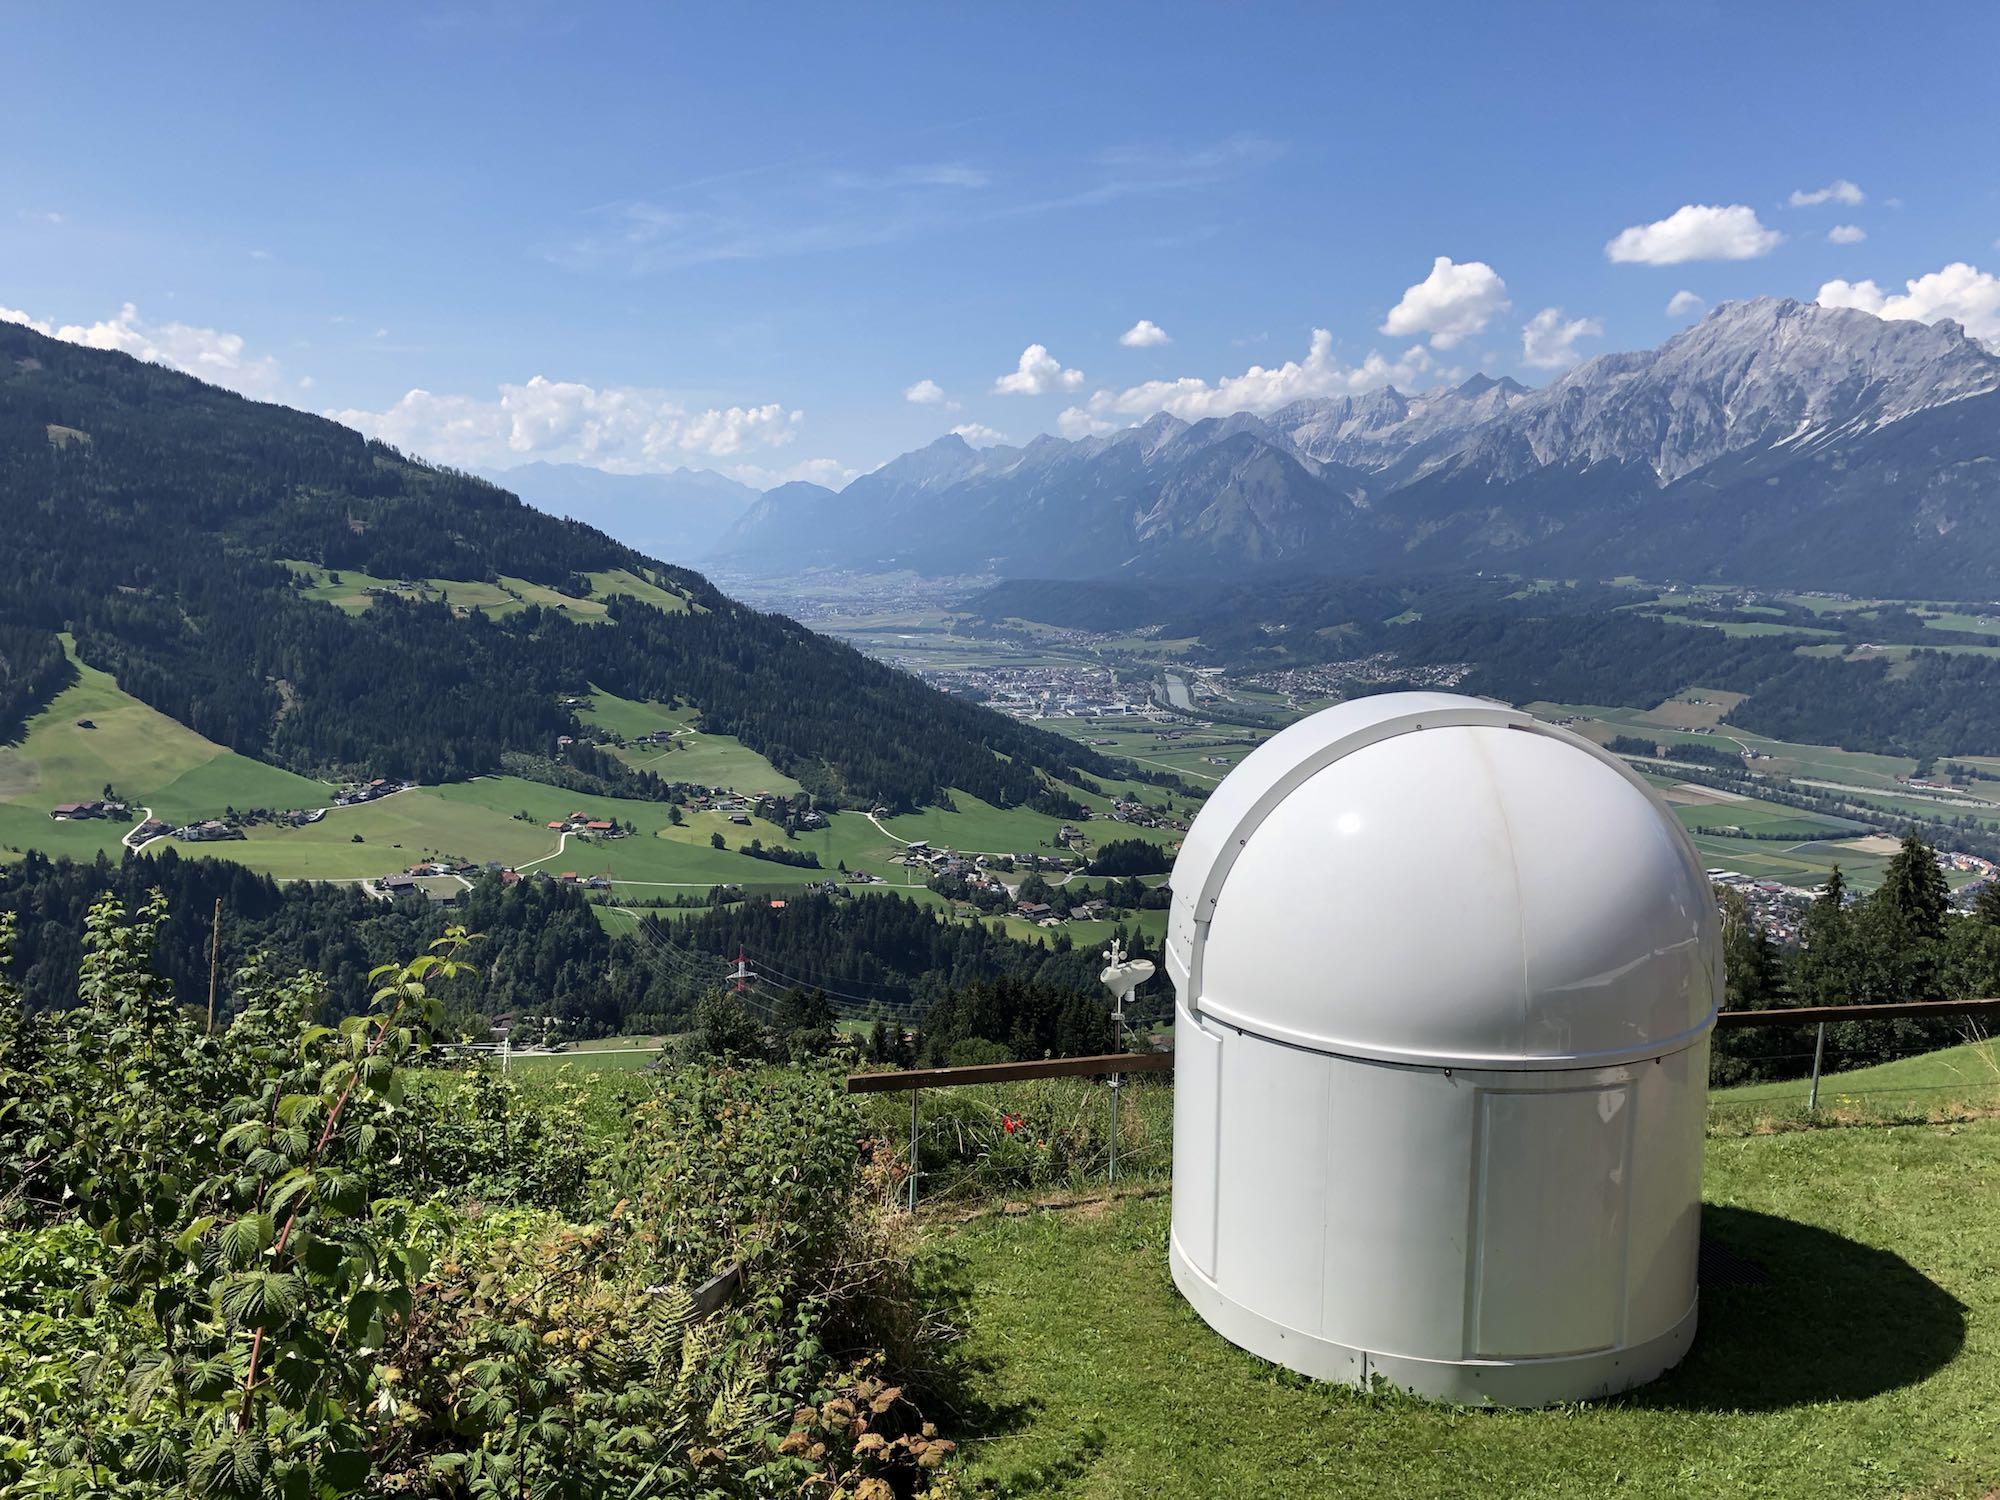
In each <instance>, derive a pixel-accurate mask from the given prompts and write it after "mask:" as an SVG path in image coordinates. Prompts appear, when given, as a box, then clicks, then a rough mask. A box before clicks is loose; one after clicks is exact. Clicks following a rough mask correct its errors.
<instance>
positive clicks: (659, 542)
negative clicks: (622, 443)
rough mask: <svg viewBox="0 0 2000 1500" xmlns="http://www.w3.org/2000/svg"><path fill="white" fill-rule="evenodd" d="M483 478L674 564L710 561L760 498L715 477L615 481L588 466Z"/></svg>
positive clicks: (694, 472)
mask: <svg viewBox="0 0 2000 1500" xmlns="http://www.w3.org/2000/svg"><path fill="white" fill-rule="evenodd" d="M480 477H481V478H484V479H490V480H492V481H493V482H494V483H495V484H497V485H499V486H500V487H501V488H502V489H506V490H511V491H513V492H514V493H515V494H517V495H519V496H520V497H521V498H522V499H523V500H525V501H527V502H528V504H530V505H532V506H534V507H535V508H536V509H538V510H543V511H547V512H548V513H549V514H550V515H556V516H567V517H569V518H570V519H571V520H572V521H581V522H583V524H584V525H586V526H594V527H596V528H597V529H598V530H599V531H601V532H603V533H604V534H605V535H606V536H610V537H615V538H617V539H618V540H619V541H621V542H623V543H624V544H625V545H626V546H628V547H631V548H633V549H634V550H635V551H639V552H643V553H645V554H646V555H647V556H648V557H657V558H660V559H662V560H664V561H667V562H678V563H689V562H693V561H696V560H697V559H699V558H702V557H706V556H707V555H708V553H709V552H710V550H711V549H713V548H714V546H715V544H716V543H717V542H719V541H720V540H721V539H722V537H723V536H724V535H725V534H726V533H727V532H728V530H729V528H730V527H731V526H733V525H735V524H736V523H737V522H738V521H739V520H741V519H742V518H743V516H744V514H745V512H747V511H748V510H749V509H750V508H751V507H752V506H753V505H755V504H756V503H757V500H758V498H759V496H758V492H757V491H756V490H754V489H752V488H751V487H750V486H749V485H747V484H742V483H739V482H738V481H736V480H734V479H731V478H730V477H729V476H728V475H727V474H718V473H716V472H715V471H714V470H713V469H671V470H669V471H667V472H666V473H664V474H613V473H610V472H608V471H606V470H604V469H593V468H590V467H589V466H587V465H585V464H550V463H532V464H521V465H519V466H518V467H516V468H512V469H487V470H482V471H480Z"/></svg>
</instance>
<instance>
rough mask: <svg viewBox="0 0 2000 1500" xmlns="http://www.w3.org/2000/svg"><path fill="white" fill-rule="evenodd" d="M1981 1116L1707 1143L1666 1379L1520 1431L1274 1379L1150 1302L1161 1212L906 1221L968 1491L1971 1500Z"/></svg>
mask: <svg viewBox="0 0 2000 1500" xmlns="http://www.w3.org/2000/svg"><path fill="white" fill-rule="evenodd" d="M1996 1178H2000V1121H1993V1120H1984V1121H1980V1122H1978V1123H1974V1124H1969V1125H1961V1126H1903V1127H1895V1128H1848V1129H1827V1130H1812V1131H1797V1132H1788V1133H1780V1134H1767V1135H1746V1136H1739V1137H1734V1138H1728V1139H1715V1140H1712V1141H1710V1143H1709V1145H1708V1148H1707V1167H1706V1179H1705V1197H1706V1200H1707V1207H1706V1210H1705V1215H1704V1228H1705V1232H1706V1233H1707V1234H1708V1235H1710V1236H1711V1237H1712V1238H1714V1239H1716V1240H1717V1241H1719V1242H1721V1243H1722V1244H1723V1245H1725V1246H1727V1247H1728V1248H1730V1249H1732V1250H1734V1251H1736V1252H1737V1253H1738V1254H1740V1255H1743V1256H1745V1257H1747V1258H1749V1259H1751V1260H1752V1261H1754V1262H1756V1263H1757V1264H1758V1265H1761V1266H1762V1267H1763V1268H1764V1269H1765V1270H1766V1271H1767V1272H1769V1275H1770V1280H1769V1283H1768V1284H1766V1285H1763V1286H1759V1287H1748V1288H1732V1287H1726V1286H1713V1285H1712V1286H1710V1287H1709V1288H1707V1289H1706V1290H1705V1291H1704V1293H1703V1301H1702V1326H1701V1334H1700V1336H1699V1338H1698V1339H1697V1341H1696V1344H1695V1347H1694V1349H1693V1352H1692V1353H1691V1354H1690V1355H1689V1357H1688V1359H1687V1361H1686V1362H1685V1363H1684V1364H1683V1365H1682V1366H1681V1368H1680V1369H1678V1370H1677V1371H1674V1372H1672V1373H1671V1374H1669V1375H1668V1376H1667V1377H1666V1378H1664V1379H1663V1380H1661V1381H1658V1382H1656V1383H1655V1384H1653V1385H1652V1386H1649V1387H1646V1388H1644V1389H1642V1390H1641V1391H1638V1392H1634V1393H1632V1394H1630V1395H1628V1396H1625V1397H1623V1398H1619V1399H1616V1400H1611V1401H1605V1402H1600V1403H1595V1404H1591V1405H1586V1406H1580V1407H1569V1408H1563V1409H1559V1410H1554V1411H1545V1412H1489V1411H1474V1410H1467V1409H1462V1408H1452V1407H1443V1406H1433V1405H1428V1404H1425V1403H1421V1402H1417V1401H1414V1400H1410V1399H1406V1398H1402V1397H1398V1396H1394V1395H1373V1396H1364V1395H1361V1394H1358V1393H1356V1392H1352V1391H1348V1390H1344V1389H1339V1388H1335V1387H1330V1386H1321V1385H1315V1384H1313V1383H1311V1382H1308V1381H1304V1380H1302V1379H1298V1378H1296V1377H1293V1376H1290V1375H1288V1374H1286V1373H1284V1372H1281V1371H1279V1370H1277V1369H1276V1368H1275V1367H1273V1366H1270V1365H1268V1364H1265V1363H1264V1362H1263V1361H1261V1360H1258V1359H1256V1358H1254V1357H1253V1356H1251V1355H1248V1354H1245V1353H1243V1352H1242V1351H1240V1350H1237V1349H1235V1348H1234V1347H1232V1346H1231V1345H1229V1344H1228V1343H1226V1342H1224V1341H1223V1340H1222V1339H1221V1338H1220V1337H1218V1336H1217V1335H1216V1334H1214V1333H1213V1332H1212V1331H1210V1330H1209V1329H1208V1328H1207V1327H1206V1325H1204V1324H1203V1323H1202V1322H1201V1321H1200V1320H1199V1319H1198V1318H1197V1317H1196V1316H1195V1315H1194V1314H1193V1312H1191V1311H1190V1310H1189V1309H1188V1307H1187V1306H1186V1304H1185V1303H1184V1302H1182V1300H1181V1299H1180V1297H1179V1295H1178V1294H1177V1293H1176V1292H1175V1290H1174V1288H1173V1284H1172V1282H1171V1280H1170V1278H1169V1276H1168V1272H1167V1265H1166V1235H1167V1218H1168V1201H1167V1199H1166V1197H1165V1196H1164V1195H1159V1196H1153V1197H1149V1198H1140V1199H1128V1200H1125V1201H1123V1202H1120V1203H1118V1204H1116V1205H1114V1206H1112V1207H1110V1208H1109V1209H1108V1210H1103V1209H1096V1208H1088V1209H1083V1210H1070V1211H1060V1212H1046V1213H1040V1214H1030V1215H1024V1216H1019V1217H987V1218H981V1219H977V1220H974V1221H971V1222H969V1223H963V1224H955V1225H954V1224H948V1223H944V1222H941V1221H934V1222H933V1224H932V1225H931V1226H930V1227H928V1228H927V1229H926V1230H925V1231H924V1233H925V1234H926V1236H927V1248H926V1263H927V1265H928V1266H929V1267H930V1273H931V1275H932V1277H933V1279H934V1281H935V1283H936V1284H937V1285H938V1287H939V1289H940V1290H939V1296H940V1300H941V1302H943V1303H944V1304H946V1306H947V1308H948V1309H949V1310H950V1314H951V1315H952V1316H954V1317H956V1318H957V1319H958V1320H959V1322H960V1324H961V1326H963V1327H964V1328H965V1330H966V1336H965V1339H964V1341H963V1345H962V1347H961V1349H960V1351H959V1364H958V1376H959V1379H960V1385H959V1386H958V1389H957V1391H956V1393H955V1397H954V1400H953V1402H952V1405H953V1406H954V1408H955V1409H954V1410H953V1411H950V1412H941V1413H940V1420H941V1421H942V1422H943V1423H944V1424H945V1425H946V1426H948V1427H949V1428H951V1429H952V1435H953V1436H954V1437H957V1438H959V1439H960V1442H961V1448H960V1451H961V1453H963V1454H964V1455H965V1456H966V1462H967V1473H966V1479H967V1489H968V1491H969V1493H972V1494H992V1495H1005V1496H1025V1495H1056V1496H1079V1497H1081V1496H1089V1497H1102V1500H1109V1497H1144V1500H1163V1497H1180V1496H1229V1497H1237V1496H1242V1497H1259V1496H1270V1497H1295V1496H1329V1497H1331V1496H1340V1497H1347V1496H1410V1497H1429V1496H1469V1497H1472V1496H1476V1497H1487V1496H1517V1495H1519V1496H1574V1497H1592V1500H1594V1497H1598V1496H1606V1495H1631V1496H1644V1497H1653V1496H1686V1497H1690V1500H1693V1497H1708V1496H1800V1497H1809V1500H1822V1497H1830V1496H1841V1497H1850V1496H1968V1497H1970V1496H1984V1495H1987V1494H1988V1493H1990V1492H1991V1490H1992V1489H1993V1488H1994V1487H1995V1486H1996V1485H2000V1256H1996V1254H1995V1253H1994V1249H1993V1247H1994V1245H1995V1244H1996V1243H2000V1193H1996V1192H1995V1191H1994V1184H1995V1182H1996Z"/></svg>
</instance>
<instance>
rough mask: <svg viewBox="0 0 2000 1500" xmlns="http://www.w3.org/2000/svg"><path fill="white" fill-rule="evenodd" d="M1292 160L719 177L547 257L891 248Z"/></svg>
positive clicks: (609, 222)
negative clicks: (1052, 173)
mask: <svg viewBox="0 0 2000 1500" xmlns="http://www.w3.org/2000/svg"><path fill="white" fill-rule="evenodd" d="M1282 154H1283V148H1282V146H1281V145H1279V144H1278V143H1277V142H1274V141H1271V140H1269V139H1267V138H1265V137H1262V136H1255V135H1235V136H1230V137H1227V138H1226V139H1223V140H1220V141H1215V142H1211V143H1207V144H1203V145H1198V146H1191V147H1178V148H1176V147H1166V146H1154V145H1143V146H1118V147H1111V148H1107V149H1104V150H1100V151H1097V152H1094V153H1087V154H1084V155H1082V156H1080V157H1079V158H1077V160H1076V162H1075V164H1074V165H1073V166H1071V167H1069V168H1068V169H1066V171H1065V173H1064V179H1062V180H1057V181H1054V182H1051V181H1050V180H1049V179H1048V177H1047V175H1046V174H1045V173H1042V172H1037V173H1036V174H1034V175H1033V176H1032V177H1030V176H1028V175H1026V174H1011V175H1010V174H1008V173H1006V172H1005V171H1003V170H1001V169H999V168H996V167H994V166H992V165H989V164H985V163H980V162H974V161H967V160H962V159H957V158H953V159H946V160H937V161H915V162H902V163H894V164H891V165H888V166H883V167H852V166H835V165H831V164H830V161H829V157H828V155H827V154H824V153H822V154H820V155H816V156H812V157H807V158H804V159H801V160H794V161H786V162H775V163H768V164H763V165H757V166H750V167H741V168H736V169H732V170H728V171H723V172H717V173H711V174H709V175H707V176H704V177H699V178H695V179H692V180H690V181H686V182H682V183H679V184H676V185H673V186H670V187H666V188H663V189H658V190H653V191H648V192H644V193H635V194H633V195H632V196H630V197H625V198H620V199H616V200H614V201H612V202H608V203H601V204H598V205H596V206H595V207H593V208H589V209H585V210H583V211H582V212H581V213H580V214H579V215H578V219H577V223H576V225H575V227H574V229H573V230H572V231H571V232H570V233H569V234H567V235H566V236H564V237H563V238H561V239H559V240H557V241H555V242H553V243H551V244H548V245H545V246H544V247H543V248H542V250H541V254H542V255H543V257H544V258H545V259H547V260H549V261H551V262H553V263H554V264H556V265H559V266H563V267H566V268H568V269H571V270H575V271H587V272H609V273H616V274H625V275H644V274H647V273H650V272H659V271H672V270H679V269H685V268H687V267H690V266H698V265H706V264H713V263H716V262H725V261H749V260H775V259H782V258H789V257H797V256H810V255H820V254H830V253H835V252H840V251H847V250H856V249H865V248H869V247H872V246H878V245H888V244H895V243H898V242H901V241H905V240H910V239H915V238H920V237H923V236H925V235H930V234H936V233H941V232H945V231H948V230H952V229H958V228H963V227H965V226H968V225H976V224H981V223H996V222H1000V221H1003V220H1007V219H1015V218H1023V217H1029V216H1033V215H1039V214H1050V213H1059V212H1063V211H1068V210H1078V209H1087V208H1091V207H1094V206H1098V205H1102V204H1108V203H1114V202H1118V201H1121V200H1123V199H1127V198H1132V197H1137V196H1141V195H1149V194H1173V193H1187V192H1194V191H1197V190H1199V189H1202V188H1205V187H1208V186H1212V185H1215V184H1218V183H1221V182H1224V181H1227V180H1229V179H1231V178H1234V177H1238V176H1241V175H1243V174H1245V173H1249V172H1253V171H1257V170H1259V169H1261V168H1262V167H1264V166H1267V165H1269V164H1270V163H1271V162H1273V161H1275V160H1277V159H1278V157H1279V156H1280V155H1282Z"/></svg>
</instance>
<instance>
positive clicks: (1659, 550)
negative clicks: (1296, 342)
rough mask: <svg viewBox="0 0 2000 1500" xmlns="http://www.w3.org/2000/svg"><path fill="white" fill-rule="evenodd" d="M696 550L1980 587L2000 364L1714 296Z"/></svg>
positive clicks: (1992, 501)
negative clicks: (1512, 355)
mask: <svg viewBox="0 0 2000 1500" xmlns="http://www.w3.org/2000/svg"><path fill="white" fill-rule="evenodd" d="M518 473H519V471H516V475H515V476H510V477H509V482H510V483H513V484H515V486H516V487H517V488H519V489H521V491H522V493H523V494H524V495H525V496H526V497H527V498H529V499H531V500H540V496H538V495H537V494H536V492H535V490H534V488H533V486H532V485H529V484H527V483H525V482H523V481H521V480H520V479H519V478H518V477H517V476H518ZM596 524H600V525H607V526H608V525H609V523H607V522H603V521H598V522H597V523H596ZM611 529H614V530H616V528H611ZM711 556H713V557H714V558H715V559H716V560H717V561H719V562H721V563H724V564H726V565H729V566H733V567H736V568H740V569H744V570H748V571H756V572H763V573H780V572H791V571H795V570H798V569H801V568H806V567H812V566H823V565H832V566H844V567H857V568H890V567H907V568H914V569H917V570H920V571H923V572H929V573H940V574H945V573H950V574H957V573H973V572H982V571H991V572H996V573H1000V574H1003V575H1013V576H1040V577H1071V578H1075V577H1095V576H1105V575H1110V574H1130V575H1136V576H1143V577H1172V576H1181V575H1189V574H1197V575H1200V576H1203V577H1216V576H1231V577H1236V576H1250V575H1255V574H1258V573H1260V572H1270V571H1290V572H1309V571H1319V572H1376V571H1395V570H1408V569H1412V568H1424V569H1428V568H1465V567H1491V568H1504V569H1509V570H1535V571H1541V572H1545V573H1559V574H1565V575H1567V574H1591V575H1597V576H1609V575H1614V574H1620V573H1627V572H1637V573H1641V574H1644V575H1646V576H1673V577H1679V578H1704V577H1715V578H1728V579H1742V580H1749V581H1765V582H1791V583H1798V584H1817V585H1821V586H1827V587H1853V588H1866V589H1875V590H1881V591H1884V592H1897V591H1900V592H1904V593H1918V594H1921V593H1952V594H1956V595H1958V596H1985V595H1989V594H1992V593H1995V592H2000V357H1997V356H1996V355H1994V354H1993V353H1991V352H1990V351H1988V350H1987V349H1986V348H1985V347H1984V346H1983V345H1982V344H1980V343H1979V341H1978V340H1976V339H1973V338H1971V337H1969V336H1967V335H1966V333H1965V332H1964V330H1963V329H1962V328H1960V327H1959V325H1957V324H1956V323H1951V322H1940V323H1937V324H1933V325H1928V326H1927V325H1925V324H1921V323H1914V322H1901V321H1885V320H1883V319H1880V318H1877V317H1874V316H1872V315H1870V314H1868V313H1863V312H1858V311H1854V310H1851V309H1843V308H1827V307H1820V306H1818V305H1817V304H1813V303H1800V302H1794V301H1789V300H1783V299H1777V298H1760V299H1758V300H1756V301H1751V302H1738V303H1726V304H1724V305H1722V306H1720V307H1718V308H1716V309H1715V310H1714V311H1713V312H1712V313H1710V314H1709V315H1708V316H1707V317H1706V318H1704V319H1703V320H1702V321H1701V322H1700V323H1698V324H1696V325H1695V326H1693V327H1691V328H1689V329H1687V330H1685V331H1684V332H1682V333H1680V334H1678V335H1676V336H1675V337H1673V338H1671V339H1669V340H1668V341H1667V342H1666V343H1664V344H1663V345H1661V346H1660V347H1659V348H1658V349H1655V350H1649V351H1641V352H1636V353H1624V354H1606V355H1601V356H1599V357H1598V358H1595V359H1592V360H1590V361H1588V362H1587V363H1585V364H1582V365H1579V366H1578V367H1577V368H1576V369H1574V370H1572V371H1570V372H1569V373H1567V374H1565V375H1564V376H1562V377H1561V378H1560V379H1558V380H1555V381H1553V382H1552V383H1550V384H1549V385H1547V386H1545V387H1543V388H1541V389H1540V390H1530V389H1528V388H1526V387H1524V386H1522V385H1520V384H1518V383H1516V382H1514V381H1512V380H1504V379H1503V380H1492V379H1489V378H1487V377H1485V376H1476V377H1474V378H1473V379H1471V380H1468V381H1466V382H1465V383H1464V384H1462V385H1459V386H1457V387H1456V388H1452V389H1444V390H1437V391H1431V392H1426V393H1424V394H1421V395H1406V394H1404V393H1403V392H1400V391H1397V390H1395V389H1393V388H1389V389H1383V390H1378V391H1373V392H1369V393H1367V394H1365V395H1356V396H1334V397H1324V398H1314V399H1308V400H1301V401H1297V402H1294V403H1293V404H1291V405H1289V406H1286V407H1283V408H1281V409H1279V410H1277V411H1274V412H1271V413H1270V414H1268V415H1264V416H1257V415H1251V414H1248V413H1242V414H1237V415H1233V416H1228V417H1220V418H1210V419H1206V420H1203V421H1199V422H1193V423H1189V422H1186V421H1182V420H1181V419H1179V418H1177V417H1173V416H1170V415H1167V414H1164V413H1162V414H1160V415H1157V416H1155V417H1153V418H1152V419H1150V420H1149V421H1146V422H1144V423H1141V424H1139V425H1138V426H1135V427H1130V428H1126V429H1124V430H1121V431H1119V432H1115V433H1111V434H1108V435H1104V436H1097V437H1088V438H1082V439H1077V440H1066V439H1062V438H1057V437H1047V436H1045V437H1039V438H1036V439H1035V440H1034V441H1033V442H1030V443H1028V444H1027V445H1026V446H1023V447H1008V446H1002V447H991V448H981V449H975V448H973V447H971V446H969V445H968V444H966V443H965V442H964V441H963V440H962V439H960V438H958V437H945V438H940V439H939V440H938V441H937V442H935V443H932V444H931V445H930V446H928V447H926V448H922V449H919V450H917V451H916V452H914V453H909V454H905V455H904V456H903V457H901V458H898V459H896V460H894V461H893V462H891V463H888V464H886V465H884V466H883V467H882V468H880V469H878V470H876V471H875V472H873V473H871V474H867V475H864V476H863V477H861V478H859V479H857V480H855V481H854V482H853V483H852V484H850V485H848V486H847V488H846V489H845V490H842V491H840V492H838V493H836V492H834V491H832V490H828V489H825V488H823V487H821V486H819V485H813V484H804V483H799V484H788V485H784V486H781V487H779V488H778V489H775V490H772V491H770V492H768V493H766V494H764V495H762V496H761V497H757V498H755V499H754V500H753V501H752V502H751V503H750V504H749V505H748V507H747V509H745V510H744V511H743V513H742V514H741V516H740V519H738V520H736V521H735V523H734V524H733V525H732V526H731V528H730V529H729V531H728V532H727V534H726V535H724V536H723V537H721V538H720V540H719V541H718V542H717V544H716V546H715V550H714V552H713V553H712V554H711Z"/></svg>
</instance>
